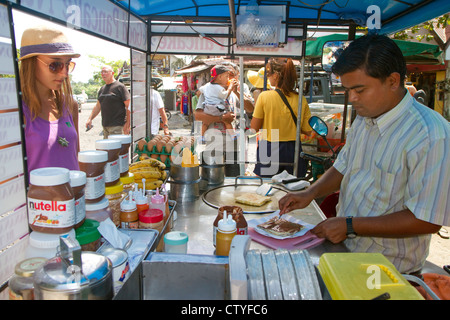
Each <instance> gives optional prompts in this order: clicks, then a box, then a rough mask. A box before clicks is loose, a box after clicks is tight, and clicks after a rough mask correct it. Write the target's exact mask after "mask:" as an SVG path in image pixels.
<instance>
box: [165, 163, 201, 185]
mask: <svg viewBox="0 0 450 320" xmlns="http://www.w3.org/2000/svg"><path fill="white" fill-rule="evenodd" d="M170 177H171V178H172V179H173V180H174V181H178V182H188V183H189V182H192V181H196V180H198V179H199V178H200V170H199V166H195V167H182V166H180V165H176V164H173V163H172V164H171V165H170Z"/></svg>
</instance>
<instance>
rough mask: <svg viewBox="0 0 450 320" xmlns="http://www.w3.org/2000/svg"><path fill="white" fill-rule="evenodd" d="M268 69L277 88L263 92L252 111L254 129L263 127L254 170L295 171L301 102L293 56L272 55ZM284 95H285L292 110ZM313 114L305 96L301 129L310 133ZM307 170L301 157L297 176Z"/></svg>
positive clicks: (267, 173) (269, 173)
mask: <svg viewBox="0 0 450 320" xmlns="http://www.w3.org/2000/svg"><path fill="white" fill-rule="evenodd" d="M266 71H267V78H268V80H269V81H270V84H271V85H272V86H275V87H276V90H269V91H264V92H262V93H261V94H260V95H259V97H258V100H257V101H256V106H255V110H254V112H253V119H252V122H251V129H253V130H255V131H259V130H260V129H262V132H261V138H260V141H259V144H258V149H257V152H256V160H257V164H256V165H255V170H254V173H255V174H257V175H258V176H261V177H271V176H273V175H275V174H278V173H280V172H282V171H283V170H286V171H287V172H289V173H291V174H292V173H293V171H294V166H293V163H294V155H295V141H296V139H297V115H298V103H299V101H298V99H299V95H298V93H297V91H296V87H297V73H296V71H295V66H294V63H293V62H292V59H287V60H283V61H279V60H276V59H271V60H270V61H269V63H268V64H267V65H266ZM281 96H284V97H286V100H287V102H288V103H289V105H290V107H291V110H292V112H291V111H290V109H289V107H288V106H287V105H286V103H285V102H284V101H283V99H282V97H281ZM310 117H311V112H310V110H309V106H308V103H307V102H306V99H305V97H303V100H302V114H301V133H303V134H307V135H308V134H310V133H311V130H312V129H311V127H310V126H309V124H308V120H309V118H310ZM294 118H295V120H294ZM298 139H300V137H298ZM300 151H301V146H300ZM305 174H306V162H305V161H304V160H303V159H301V158H299V161H298V170H297V176H298V177H303V176H305Z"/></svg>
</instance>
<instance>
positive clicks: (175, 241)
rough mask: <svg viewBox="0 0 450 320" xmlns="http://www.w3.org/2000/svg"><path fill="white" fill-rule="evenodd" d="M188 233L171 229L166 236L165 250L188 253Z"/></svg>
mask: <svg viewBox="0 0 450 320" xmlns="http://www.w3.org/2000/svg"><path fill="white" fill-rule="evenodd" d="M187 243H188V235H187V234H186V233H185V232H181V231H171V232H169V233H167V234H166V235H165V236H164V252H168V253H181V254H186V253H187Z"/></svg>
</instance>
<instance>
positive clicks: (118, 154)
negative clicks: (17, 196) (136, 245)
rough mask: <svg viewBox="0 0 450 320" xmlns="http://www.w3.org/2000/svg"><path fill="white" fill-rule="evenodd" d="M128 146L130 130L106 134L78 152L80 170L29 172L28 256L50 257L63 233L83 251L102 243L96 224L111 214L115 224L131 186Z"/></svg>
mask: <svg viewBox="0 0 450 320" xmlns="http://www.w3.org/2000/svg"><path fill="white" fill-rule="evenodd" d="M130 145H131V136H129V135H114V136H110V139H104V140H98V141H96V150H93V151H83V152H80V153H79V154H78V160H79V164H80V171H69V170H67V169H64V168H41V169H36V170H33V171H31V172H30V190H29V192H28V199H27V202H28V203H27V205H28V213H29V225H30V228H31V229H32V230H33V231H32V232H31V233H30V236H29V246H28V250H27V256H28V257H33V256H35V257H37V256H41V257H46V258H51V257H53V256H55V254H56V247H57V246H58V244H59V236H60V235H61V234H67V233H69V234H70V235H72V236H73V237H76V239H77V240H78V242H79V243H80V245H81V246H82V249H83V250H87V251H95V250H96V249H97V248H98V247H99V246H100V245H101V242H102V238H101V235H100V232H99V231H98V230H97V228H98V226H99V223H100V222H101V221H103V220H105V219H107V218H110V219H111V220H112V221H113V222H114V223H115V224H116V226H119V223H120V221H119V220H118V219H119V215H120V200H121V199H122V197H123V194H124V192H127V190H129V189H130V188H132V186H133V185H134V177H133V175H132V174H129V173H128V164H129V147H130ZM111 179H114V180H111ZM119 199H120V200H119ZM117 208H118V209H117Z"/></svg>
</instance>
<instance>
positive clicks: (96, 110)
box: [88, 101, 101, 121]
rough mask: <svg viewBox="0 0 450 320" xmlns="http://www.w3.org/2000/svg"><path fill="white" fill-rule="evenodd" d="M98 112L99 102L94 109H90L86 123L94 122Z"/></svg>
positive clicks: (99, 108)
mask: <svg viewBox="0 0 450 320" xmlns="http://www.w3.org/2000/svg"><path fill="white" fill-rule="evenodd" d="M100 110H101V107H100V102H98V101H97V104H96V105H95V107H94V109H92V112H91V114H90V115H89V118H88V121H92V120H94V119H95V117H96V116H97V115H98V114H99V113H100Z"/></svg>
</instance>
